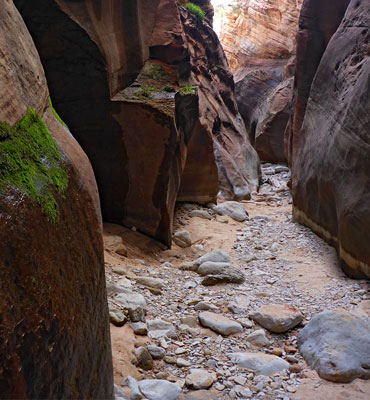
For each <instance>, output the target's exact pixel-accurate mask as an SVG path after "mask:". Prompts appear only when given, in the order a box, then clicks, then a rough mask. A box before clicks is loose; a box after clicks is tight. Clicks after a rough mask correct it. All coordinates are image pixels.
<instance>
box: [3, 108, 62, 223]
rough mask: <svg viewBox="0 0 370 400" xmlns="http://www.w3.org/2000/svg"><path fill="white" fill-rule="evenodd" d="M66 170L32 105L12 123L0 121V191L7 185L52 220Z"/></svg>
mask: <svg viewBox="0 0 370 400" xmlns="http://www.w3.org/2000/svg"><path fill="white" fill-rule="evenodd" d="M68 181H69V175H68V169H67V167H66V166H65V164H64V161H63V155H62V153H61V151H60V149H59V147H58V146H57V144H56V143H55V142H54V139H53V138H52V137H51V135H50V133H49V131H48V129H47V127H46V125H45V124H44V122H43V121H42V120H41V118H40V117H39V116H38V115H37V112H36V111H35V110H33V109H31V108H28V109H27V114H26V115H25V116H24V117H23V118H22V119H21V120H20V121H19V122H17V123H16V124H15V125H14V126H10V125H9V124H8V123H7V122H3V123H1V124H0V193H5V192H6V190H7V188H8V187H9V186H11V187H15V188H17V189H19V190H20V191H21V192H23V193H25V194H27V195H28V196H30V197H31V199H33V200H35V201H36V202H37V203H38V204H39V205H40V207H41V208H42V210H43V212H44V213H45V214H46V216H47V218H48V220H49V221H50V222H51V223H54V224H55V223H57V222H58V221H59V208H58V204H57V202H56V199H55V197H54V194H55V193H56V192H57V193H59V194H61V195H63V194H64V193H65V191H66V190H67V187H68Z"/></svg>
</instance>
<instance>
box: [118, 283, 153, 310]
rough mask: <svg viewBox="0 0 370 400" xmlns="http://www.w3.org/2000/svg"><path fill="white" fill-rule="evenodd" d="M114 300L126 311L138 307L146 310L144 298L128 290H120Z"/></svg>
mask: <svg viewBox="0 0 370 400" xmlns="http://www.w3.org/2000/svg"><path fill="white" fill-rule="evenodd" d="M114 300H115V301H116V302H117V303H119V304H120V305H121V306H122V307H123V308H124V309H127V310H129V309H135V308H136V307H137V306H140V307H142V308H143V310H146V301H145V298H144V296H142V295H141V294H140V293H136V292H132V291H131V290H128V289H124V288H122V291H121V293H120V294H118V295H117V296H116V297H115V298H114Z"/></svg>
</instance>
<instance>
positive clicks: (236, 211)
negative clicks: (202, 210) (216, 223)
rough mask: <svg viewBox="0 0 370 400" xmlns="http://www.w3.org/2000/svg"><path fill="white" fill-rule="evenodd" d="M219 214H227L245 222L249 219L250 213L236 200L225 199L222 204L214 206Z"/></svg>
mask: <svg viewBox="0 0 370 400" xmlns="http://www.w3.org/2000/svg"><path fill="white" fill-rule="evenodd" d="M213 210H214V211H216V212H217V214H220V215H227V216H229V217H230V218H232V219H234V220H235V221H238V222H243V221H245V220H246V219H248V214H247V212H246V211H245V209H244V207H243V206H242V205H241V204H240V203H238V202H236V201H225V202H224V203H222V204H219V205H218V206H216V207H214V208H213Z"/></svg>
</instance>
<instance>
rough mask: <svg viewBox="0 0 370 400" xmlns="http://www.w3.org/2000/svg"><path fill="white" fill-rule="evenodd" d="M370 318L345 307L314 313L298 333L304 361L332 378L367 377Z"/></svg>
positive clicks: (369, 353) (331, 379)
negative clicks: (343, 309) (344, 309)
mask: <svg viewBox="0 0 370 400" xmlns="http://www.w3.org/2000/svg"><path fill="white" fill-rule="evenodd" d="M369 332H370V319H369V318H366V317H363V316H358V315H355V314H352V313H349V312H346V311H324V312H321V313H319V314H317V315H315V316H314V317H313V318H312V320H311V321H310V322H309V323H308V324H307V325H306V326H305V327H304V329H302V331H301V332H300V333H299V335H298V347H299V351H300V353H301V354H302V355H303V357H304V359H305V360H306V362H307V363H308V364H309V365H310V366H311V368H313V369H315V370H316V371H317V373H318V374H319V375H320V377H321V378H323V379H326V380H329V381H333V382H351V381H353V380H354V379H356V378H360V379H370V335H369Z"/></svg>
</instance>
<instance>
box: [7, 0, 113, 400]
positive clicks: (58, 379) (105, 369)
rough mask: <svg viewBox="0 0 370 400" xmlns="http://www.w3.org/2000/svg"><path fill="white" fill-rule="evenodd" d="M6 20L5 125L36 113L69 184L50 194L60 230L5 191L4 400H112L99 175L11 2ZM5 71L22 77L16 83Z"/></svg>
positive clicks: (10, 189)
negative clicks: (59, 110) (56, 107)
mask: <svg viewBox="0 0 370 400" xmlns="http://www.w3.org/2000/svg"><path fill="white" fill-rule="evenodd" d="M0 20H1V25H0V55H1V57H0V87H1V88H2V89H3V90H4V92H5V96H2V97H1V100H0V123H4V122H9V123H10V124H11V125H13V124H14V123H16V122H18V121H19V120H21V119H22V118H23V117H24V116H25V114H26V112H27V107H32V108H33V109H34V110H35V111H36V112H37V113H38V115H39V117H40V118H41V120H42V121H43V122H44V123H45V124H46V126H47V128H48V130H49V132H50V134H51V136H52V137H53V138H54V140H55V141H56V143H57V144H58V146H59V148H60V151H61V156H62V159H61V161H60V163H61V165H60V167H61V168H66V170H67V171H68V175H69V180H68V187H67V188H66V190H65V192H64V194H59V193H58V192H57V191H54V192H53V196H54V198H55V201H56V205H57V208H58V210H59V221H55V222H50V220H49V219H48V216H47V215H46V214H45V212H43V210H42V209H41V207H40V205H39V204H38V203H37V201H36V200H35V199H33V198H32V197H31V196H30V195H27V194H25V192H24V190H23V189H21V188H19V187H18V186H17V185H14V184H12V185H8V186H4V182H3V181H1V182H0V186H1V192H0V210H1V213H0V236H1V240H0V253H1V257H0V277H1V278H0V320H1V324H0V325H1V328H0V365H1V371H0V393H1V397H2V398H22V399H36V398H38V399H41V398H107V399H109V398H112V397H113V376H112V360H111V350H110V335H109V320H108V309H107V302H106V290H105V277H104V266H103V245H102V230H101V217H100V204H99V198H98V193H97V188H96V183H95V178H94V174H93V172H92V169H91V165H90V163H89V160H88V158H87V157H86V155H85V154H84V152H83V151H82V150H81V148H80V146H79V145H78V144H77V142H76V141H75V140H74V139H73V138H72V136H71V135H70V133H69V131H68V130H67V129H66V128H64V127H63V126H62V125H61V124H60V123H59V122H58V121H57V119H56V118H55V117H54V115H53V113H52V111H51V109H50V108H49V106H48V96H49V93H48V89H47V86H46V79H45V76H44V72H43V69H42V66H41V63H40V60H39V57H38V55H37V52H36V49H35V47H34V45H33V42H32V39H31V36H30V35H29V33H28V31H27V29H26V27H25V25H24V23H23V21H22V19H21V17H20V16H19V14H18V12H17V10H16V9H15V7H14V5H13V3H12V2H9V1H6V2H3V3H2V6H1V8H0ZM4 63H5V64H4ZM4 65H7V66H9V65H11V66H13V68H14V70H16V71H22V73H20V74H10V73H9V69H8V68H4ZM11 140H12V139H11V138H9V137H8V138H5V139H4V138H2V139H1V142H2V143H5V142H6V141H11ZM34 151H35V152H38V151H41V150H39V149H38V148H36V147H35V149H34ZM10 154H11V151H8V152H7V155H8V156H9V155H10ZM1 158H2V155H1V154H0V159H1ZM1 161H3V159H2V160H1ZM0 176H1V178H0V179H3V176H2V175H0Z"/></svg>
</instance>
